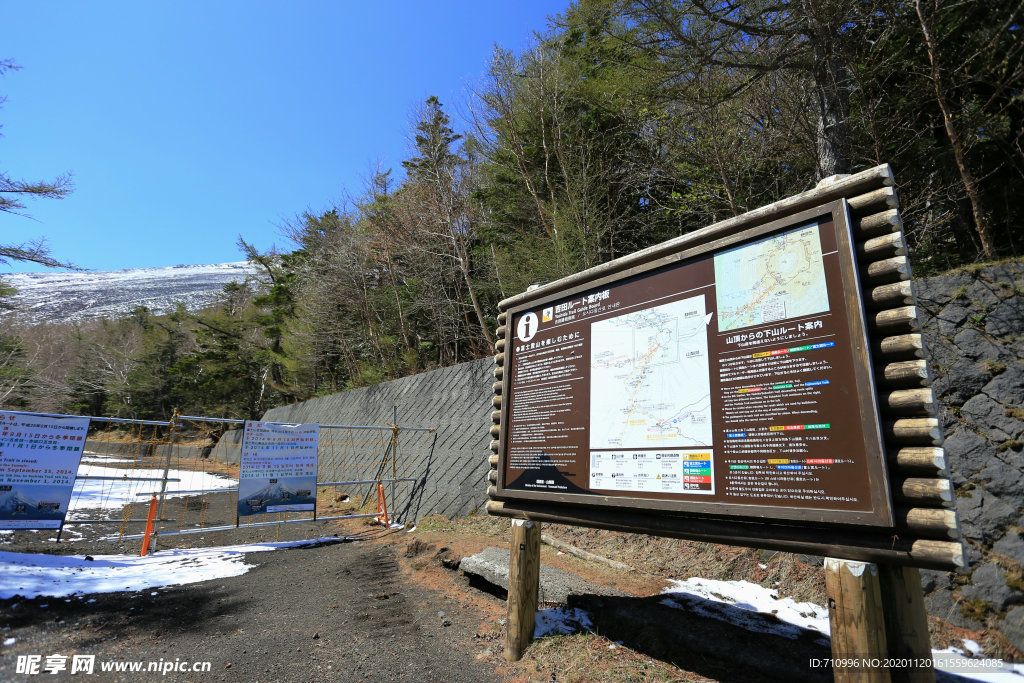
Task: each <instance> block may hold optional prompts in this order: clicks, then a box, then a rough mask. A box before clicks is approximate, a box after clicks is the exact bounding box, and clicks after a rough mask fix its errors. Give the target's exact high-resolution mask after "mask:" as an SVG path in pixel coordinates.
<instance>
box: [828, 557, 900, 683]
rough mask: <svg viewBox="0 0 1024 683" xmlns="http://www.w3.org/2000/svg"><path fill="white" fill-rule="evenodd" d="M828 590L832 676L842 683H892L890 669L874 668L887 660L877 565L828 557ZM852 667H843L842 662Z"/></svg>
mask: <svg viewBox="0 0 1024 683" xmlns="http://www.w3.org/2000/svg"><path fill="white" fill-rule="evenodd" d="M825 590H826V592H827V593H828V618H829V623H830V624H831V626H832V658H833V665H834V668H833V675H834V677H835V680H836V681H837V682H839V683H845V682H846V681H851V682H852V681H856V682H857V683H868V682H872V683H874V682H881V681H890V680H892V679H891V678H890V676H889V669H887V668H885V667H883V666H871V663H872V660H877V661H879V662H882V661H884V660H885V657H886V647H885V645H886V638H885V618H884V616H883V615H882V593H881V588H880V586H879V580H878V565H876V564H874V563H871V562H853V561H850V560H838V559H835V558H832V557H826V558H825ZM844 662H845V663H849V664H850V666H842V664H843V663H844Z"/></svg>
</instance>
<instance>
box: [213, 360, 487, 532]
mask: <svg viewBox="0 0 1024 683" xmlns="http://www.w3.org/2000/svg"><path fill="white" fill-rule="evenodd" d="M493 368H494V361H493V360H491V359H489V358H488V359H484V360H479V361H474V362H472V363H463V364H461V365H456V366H453V367H449V368H442V369H440V370H435V371H433V372H425V373H422V374H419V375H413V376H412V377H405V378H403V379H399V380H394V381H392V382H385V383H383V384H377V385H374V386H371V387H366V388H364V389H356V390H354V391H347V392H345V393H341V394H333V395H331V396H325V397H323V398H316V399H313V400H310V401H305V402H303V403H297V404H294V405H289V406H281V407H279V408H274V409H273V410H269V411H267V413H266V415H264V416H263V417H264V419H265V420H267V421H273V422H293V423H294V422H319V423H321V424H341V425H384V424H390V423H391V421H392V409H393V407H397V409H398V424H399V425H400V426H408V427H431V428H435V429H436V431H435V432H434V433H432V434H427V433H416V432H402V433H401V434H400V436H399V461H398V470H399V472H400V473H401V474H402V476H409V477H414V478H415V479H416V482H415V484H409V483H403V484H401V485H400V486H401V489H400V491H399V495H398V505H399V507H398V513H399V519H403V520H410V521H411V520H416V519H419V518H420V517H423V516H425V515H429V514H433V513H439V514H442V515H445V516H446V517H454V516H458V515H465V514H468V513H469V512H472V511H474V510H479V509H481V508H482V507H483V505H484V503H486V502H487V471H488V465H487V458H488V456H489V455H490V453H491V451H490V448H489V444H490V435H489V434H488V431H487V430H488V429H489V428H490V426H491V417H490V415H491V410H492V408H491V398H492V396H493V392H492V391H491V384H492V383H493V382H494V377H493V376H492V370H493ZM239 436H240V432H235V433H233V434H231V433H229V434H228V435H225V438H227V439H230V440H232V442H234V441H236V440H237V439H238V438H239ZM231 452H233V453H236V454H237V452H238V451H237V449H231ZM214 457H218V452H217V451H215V452H214ZM376 473H377V467H376V466H374V465H367V466H366V467H364V468H362V469H360V470H358V471H347V472H346V474H345V476H346V477H351V478H352V479H373V478H374V477H375V476H376ZM405 473H407V474H405Z"/></svg>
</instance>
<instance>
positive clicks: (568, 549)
mask: <svg viewBox="0 0 1024 683" xmlns="http://www.w3.org/2000/svg"><path fill="white" fill-rule="evenodd" d="M540 540H541V541H543V542H544V543H547V544H548V545H549V546H551V547H552V548H558V549H559V550H561V551H562V552H565V553H569V554H570V555H573V556H575V557H578V558H580V559H583V560H590V561H592V562H600V563H601V564H606V565H608V566H609V567H612V568H614V569H618V570H620V571H625V572H635V571H636V569H634V568H633V567H630V566H629V565H628V564H623V563H621V562H616V561H615V560H609V559H608V558H607V557H601V556H600V555H595V554H594V553H590V552H587V551H586V550H581V549H580V548H577V547H576V546H574V545H569V544H568V543H566V542H564V541H559V540H558V539H557V538H554V537H552V536H549V535H548V534H541V535H540Z"/></svg>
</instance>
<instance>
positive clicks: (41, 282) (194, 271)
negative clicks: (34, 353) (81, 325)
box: [0, 261, 254, 323]
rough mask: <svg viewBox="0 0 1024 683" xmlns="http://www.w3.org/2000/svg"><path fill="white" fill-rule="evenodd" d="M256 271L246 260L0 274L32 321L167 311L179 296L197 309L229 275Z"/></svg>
mask: <svg viewBox="0 0 1024 683" xmlns="http://www.w3.org/2000/svg"><path fill="white" fill-rule="evenodd" d="M252 272H254V269H253V266H252V265H251V264H250V263H249V262H248V261H240V262H238V263H218V264H212V265H201V266H167V267H163V268H127V269H125V270H108V271H100V272H91V273H57V272H45V273H11V274H7V275H0V279H2V280H3V282H4V283H6V284H9V285H11V286H12V287H14V288H15V289H17V290H18V293H17V294H16V295H15V296H14V302H15V304H16V305H17V306H18V308H19V310H18V311H17V312H15V313H13V314H5V315H15V316H17V317H18V319H19V320H24V321H27V322H32V323H40V322H75V321H83V320H91V319H94V318H118V317H121V316H124V315H126V314H128V313H130V312H131V311H133V310H135V309H136V308H138V307H139V306H145V307H146V308H148V309H149V310H150V311H151V312H153V313H156V314H160V313H171V312H173V311H174V310H175V308H176V307H177V304H178V302H183V303H184V304H185V308H186V309H188V310H190V311H196V310H199V309H202V308H205V307H207V306H210V305H212V304H213V303H214V302H215V301H216V298H217V295H218V294H219V293H220V292H221V289H222V288H223V287H224V285H226V284H227V283H228V282H231V281H232V280H235V281H238V282H242V281H244V280H245V278H246V276H247V275H249V274H251V273H252Z"/></svg>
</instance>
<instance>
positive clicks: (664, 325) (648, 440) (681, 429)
mask: <svg viewBox="0 0 1024 683" xmlns="http://www.w3.org/2000/svg"><path fill="white" fill-rule="evenodd" d="M704 310H705V307H704V296H703V295H701V296H695V297H690V298H688V299H683V300H681V301H674V302H672V303H668V304H662V305H660V306H654V307H652V308H646V309H643V310H640V311H637V312H634V313H626V314H624V315H620V316H617V317H614V318H609V319H606V320H601V321H598V322H595V323H593V325H592V326H591V334H592V338H591V362H590V371H591V374H590V381H591V390H590V395H591V401H590V425H591V427H590V447H591V448H644V447H652V446H654V447H663V448H672V447H677V448H678V447H687V446H709V445H711V384H710V381H709V378H708V367H709V364H708V338H707V325H708V320H709V318H710V315H705V312H704Z"/></svg>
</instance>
